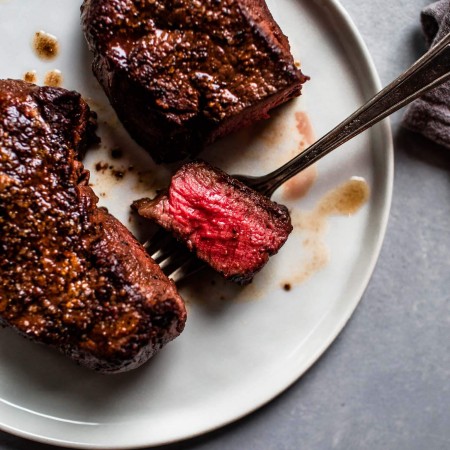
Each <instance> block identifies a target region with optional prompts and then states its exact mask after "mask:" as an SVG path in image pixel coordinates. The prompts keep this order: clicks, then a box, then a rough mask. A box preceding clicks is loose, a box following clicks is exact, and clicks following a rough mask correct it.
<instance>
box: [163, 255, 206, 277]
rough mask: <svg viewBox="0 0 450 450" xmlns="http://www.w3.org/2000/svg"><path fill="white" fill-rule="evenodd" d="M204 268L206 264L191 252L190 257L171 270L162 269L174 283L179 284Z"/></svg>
mask: <svg viewBox="0 0 450 450" xmlns="http://www.w3.org/2000/svg"><path fill="white" fill-rule="evenodd" d="M205 268H206V264H205V263H204V262H203V261H201V260H199V259H198V258H196V257H195V256H194V255H192V254H191V257H190V258H189V259H188V260H187V261H186V262H185V263H184V264H182V265H181V266H179V267H177V268H176V269H175V270H174V271H173V272H171V273H169V272H168V271H167V272H166V271H165V270H164V271H163V272H164V273H165V274H166V275H167V276H168V277H169V278H171V279H172V280H173V281H174V282H175V283H176V284H180V283H181V282H182V281H184V280H185V279H186V278H188V277H190V276H191V275H194V274H195V273H197V272H200V271H201V270H203V269H205Z"/></svg>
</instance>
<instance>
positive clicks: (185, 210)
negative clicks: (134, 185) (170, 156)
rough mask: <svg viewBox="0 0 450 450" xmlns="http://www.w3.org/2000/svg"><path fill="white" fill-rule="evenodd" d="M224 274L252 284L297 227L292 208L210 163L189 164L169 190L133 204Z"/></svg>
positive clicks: (232, 278) (177, 174)
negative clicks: (292, 222)
mask: <svg viewBox="0 0 450 450" xmlns="http://www.w3.org/2000/svg"><path fill="white" fill-rule="evenodd" d="M133 208H135V209H136V210H137V211H138V213H139V214H140V215H141V216H143V217H146V218H148V219H151V220H152V221H154V222H156V223H157V224H158V225H160V226H161V227H163V228H165V229H166V230H168V231H171V232H172V233H173V234H174V235H175V236H176V237H177V238H178V239H179V240H180V241H182V242H183V243H185V244H186V245H187V246H188V248H189V249H190V250H191V251H193V252H195V254H196V255H197V257H198V258H200V259H202V260H203V261H206V262H207V263H208V264H209V265H210V266H211V267H212V268H213V269H215V270H216V271H218V272H220V273H221V274H222V275H223V276H224V277H225V278H227V279H231V280H233V281H236V282H238V283H241V284H246V283H249V282H250V281H251V280H252V278H253V276H254V275H255V273H256V272H258V271H259V270H261V269H262V267H263V266H264V265H265V264H266V263H267V261H268V259H269V256H271V255H274V254H275V253H277V252H278V250H279V249H280V247H281V246H282V245H283V244H284V243H285V241H286V239H287V238H288V236H289V233H290V232H291V231H292V225H291V219H290V216H289V212H288V210H287V208H286V207H285V206H283V205H279V204H277V203H275V202H272V201H271V200H270V199H269V198H267V197H265V196H264V195H261V194H259V193H258V192H256V191H254V190H253V189H250V188H249V187H247V186H246V185H244V184H243V183H241V182H240V181H238V180H237V179H235V178H233V177H230V176H229V175H227V174H226V173H225V172H223V171H221V170H220V169H216V168H213V167H211V166H210V165H208V164H207V163H205V162H201V161H196V162H191V163H188V164H185V165H184V166H182V167H181V168H180V169H179V170H178V171H177V172H176V173H175V175H174V176H173V178H172V181H171V184H170V187H169V189H168V191H167V192H165V193H161V194H159V195H158V196H157V197H156V198H155V199H153V200H150V199H148V198H144V199H141V200H137V201H136V202H134V203H133Z"/></svg>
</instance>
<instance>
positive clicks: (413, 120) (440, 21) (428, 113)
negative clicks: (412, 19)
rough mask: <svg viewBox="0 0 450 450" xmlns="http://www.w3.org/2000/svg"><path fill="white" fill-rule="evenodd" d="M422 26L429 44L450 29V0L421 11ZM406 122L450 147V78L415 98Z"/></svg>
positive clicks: (435, 3)
mask: <svg viewBox="0 0 450 450" xmlns="http://www.w3.org/2000/svg"><path fill="white" fill-rule="evenodd" d="M420 19H421V23H422V29H423V33H424V36H425V40H426V43H427V44H428V46H432V45H433V44H435V43H436V42H437V41H439V40H440V39H441V38H443V37H444V36H445V35H446V34H447V33H449V32H450V0H439V1H437V2H434V3H432V4H431V5H429V6H427V7H426V8H424V9H423V10H422V12H421V16H420ZM403 125H404V126H405V127H406V128H408V129H409V130H411V131H415V132H418V133H421V134H423V135H424V136H425V137H427V138H428V139H431V140H432V141H434V142H437V143H438V144H441V145H443V146H445V147H448V148H450V81H446V82H445V83H443V84H441V85H440V86H438V87H436V88H434V89H433V90H431V91H429V92H427V93H426V94H424V95H423V96H422V97H420V98H419V99H417V100H415V101H414V102H413V103H412V104H411V105H410V107H409V108H408V109H407V111H406V113H405V115H404V117H403Z"/></svg>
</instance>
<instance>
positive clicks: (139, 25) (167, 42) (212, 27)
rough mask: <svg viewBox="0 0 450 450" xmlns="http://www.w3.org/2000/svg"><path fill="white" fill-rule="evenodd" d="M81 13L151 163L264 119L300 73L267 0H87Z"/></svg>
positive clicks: (101, 76)
mask: <svg viewBox="0 0 450 450" xmlns="http://www.w3.org/2000/svg"><path fill="white" fill-rule="evenodd" d="M81 16H82V24H83V29H84V34H85V36H86V39H87V42H88V44H89V47H90V49H91V51H92V52H93V54H94V61H93V72H94V74H95V75H96V77H97V78H98V80H99V81H100V84H101V85H102V86H103V88H104V90H105V92H106V94H107V96H108V97H109V100H110V102H111V104H112V106H113V107H114V108H115V110H116V112H117V114H118V116H119V118H120V120H121V121H122V123H123V124H124V126H125V128H126V129H127V130H128V132H129V134H130V135H131V136H132V137H133V138H134V139H135V140H136V141H137V142H138V143H139V144H140V145H141V146H143V147H144V148H145V149H147V150H148V152H150V154H151V155H152V157H153V159H154V160H155V161H156V162H173V161H178V160H182V159H185V158H187V157H192V156H193V155H196V154H197V153H198V152H199V151H200V150H202V148H203V147H204V146H205V145H208V144H210V143H212V142H214V141H215V140H216V139H218V138H219V137H221V136H224V135H226V134H229V133H231V132H233V131H235V130H237V129H240V128H242V127H244V126H247V125H250V124H252V123H254V122H256V121H258V120H260V119H264V118H267V117H268V111H269V110H271V109H272V108H274V107H276V106H278V105H280V104H282V103H284V102H286V101H287V100H289V99H291V98H293V97H296V96H298V95H300V91H301V87H302V83H304V82H305V81H306V80H307V77H305V76H304V75H303V74H302V72H301V71H300V70H299V69H298V68H297V67H296V65H295V63H294V59H293V57H292V55H291V52H290V46H289V42H288V39H287V37H286V36H285V35H284V34H283V33H282V31H281V29H280V28H279V26H278V25H277V23H276V22H275V21H274V19H273V17H272V15H271V13H270V11H269V10H268V8H267V5H266V3H265V1H264V0H222V1H217V0H196V1H193V0H164V1H162V0H152V1H150V0H144V1H143V0H84V3H83V6H82V15H81Z"/></svg>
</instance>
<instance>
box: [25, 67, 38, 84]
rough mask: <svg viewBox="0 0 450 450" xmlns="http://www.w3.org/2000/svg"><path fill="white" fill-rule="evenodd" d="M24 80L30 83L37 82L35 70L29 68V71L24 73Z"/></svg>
mask: <svg viewBox="0 0 450 450" xmlns="http://www.w3.org/2000/svg"><path fill="white" fill-rule="evenodd" d="M23 80H24V81H26V82H28V83H34V84H36V83H37V74H36V71H35V70H29V71H28V72H25V73H24V75H23Z"/></svg>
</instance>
